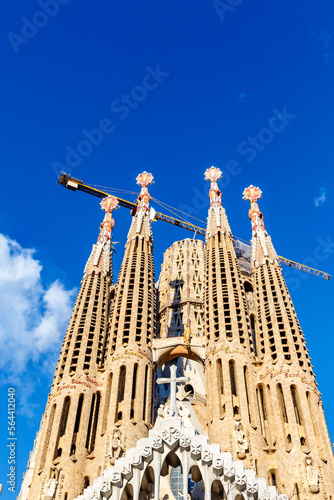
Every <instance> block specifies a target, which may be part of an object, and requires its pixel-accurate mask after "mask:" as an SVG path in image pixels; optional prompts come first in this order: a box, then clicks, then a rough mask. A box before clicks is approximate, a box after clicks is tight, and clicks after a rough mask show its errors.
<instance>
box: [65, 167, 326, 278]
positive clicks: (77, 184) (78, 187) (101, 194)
mask: <svg viewBox="0 0 334 500" xmlns="http://www.w3.org/2000/svg"><path fill="white" fill-rule="evenodd" d="M58 184H60V185H61V186H64V187H65V188H67V189H70V190H71V191H83V192H84V193H88V194H91V195H93V196H96V197H97V198H105V197H106V196H110V193H107V192H106V191H102V190H101V189H97V188H95V187H93V186H89V184H85V183H84V182H83V181H82V180H80V179H76V178H75V177H72V176H71V175H69V174H67V173H66V172H61V174H60V176H59V179H58ZM113 196H114V195H113ZM115 198H117V200H118V203H119V204H120V206H121V207H125V208H129V209H130V210H131V212H132V213H134V211H135V210H136V209H137V205H136V204H135V203H133V202H131V201H127V200H124V199H123V198H120V197H119V196H115ZM153 220H154V221H155V220H162V221H164V222H168V223H169V224H173V225H174V226H178V227H182V228H183V229H187V230H188V231H192V232H193V233H195V234H201V235H205V229H203V228H202V227H199V226H195V225H194V224H191V222H186V221H182V220H179V219H176V218H174V217H171V216H169V215H165V214H162V213H160V212H154V219H153ZM243 245H244V246H246V247H248V248H250V245H248V244H247V243H243ZM278 261H279V263H280V264H284V265H286V266H289V267H292V268H294V269H299V270H300V271H304V272H306V273H309V274H313V275H314V276H319V277H321V278H325V279H326V280H329V279H330V278H331V275H330V274H328V273H325V272H324V271H319V270H318V269H313V268H312V267H309V266H306V265H304V264H299V263H298V262H294V261H293V260H290V259H287V258H285V257H281V256H280V255H278Z"/></svg>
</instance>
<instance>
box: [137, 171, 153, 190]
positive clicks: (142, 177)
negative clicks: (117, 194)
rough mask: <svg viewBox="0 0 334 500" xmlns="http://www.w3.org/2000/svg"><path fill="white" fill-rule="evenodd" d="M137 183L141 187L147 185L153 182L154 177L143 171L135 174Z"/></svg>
mask: <svg viewBox="0 0 334 500" xmlns="http://www.w3.org/2000/svg"><path fill="white" fill-rule="evenodd" d="M136 181H137V184H138V185H139V186H141V187H147V186H149V185H150V184H154V177H153V175H152V174H150V173H149V172H146V171H144V172H143V173H142V174H139V175H138V176H137V179H136Z"/></svg>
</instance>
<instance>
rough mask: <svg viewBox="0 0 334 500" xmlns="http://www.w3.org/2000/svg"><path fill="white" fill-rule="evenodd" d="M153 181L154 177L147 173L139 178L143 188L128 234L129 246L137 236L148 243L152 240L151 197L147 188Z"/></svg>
mask: <svg viewBox="0 0 334 500" xmlns="http://www.w3.org/2000/svg"><path fill="white" fill-rule="evenodd" d="M153 179H154V177H153V175H152V174H150V173H148V172H145V171H144V172H143V173H142V174H139V175H138V176H137V179H136V181H137V184H138V185H139V186H141V190H140V193H139V196H138V198H137V210H136V213H135V216H134V218H133V220H132V224H131V227H130V230H129V233H128V239H127V244H128V243H129V241H131V240H132V239H134V238H135V237H136V236H141V237H144V238H145V239H146V241H151V240H152V228H151V221H150V206H149V202H150V199H151V196H150V194H149V192H148V189H147V186H149V185H150V184H153V183H154V180H153Z"/></svg>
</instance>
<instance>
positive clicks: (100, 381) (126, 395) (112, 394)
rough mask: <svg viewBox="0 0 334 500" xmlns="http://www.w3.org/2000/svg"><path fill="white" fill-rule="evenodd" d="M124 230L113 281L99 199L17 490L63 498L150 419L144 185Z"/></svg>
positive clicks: (149, 278)
mask: <svg viewBox="0 0 334 500" xmlns="http://www.w3.org/2000/svg"><path fill="white" fill-rule="evenodd" d="M137 182H138V184H139V185H140V186H141V192H140V194H139V196H138V200H137V209H136V213H135V214H134V216H133V219H132V224H131V227H130V230H129V234H128V238H127V242H126V246H125V254H124V259H123V263H122V266H121V270H120V276H119V280H118V283H117V285H116V286H113V285H112V282H111V280H112V261H111V256H112V252H111V231H112V228H113V226H114V221H113V219H112V217H111V214H112V210H113V209H115V208H117V205H118V201H117V199H116V198H114V197H112V196H109V197H108V198H105V199H104V200H103V201H102V202H101V206H102V208H103V210H105V212H106V214H105V217H104V220H103V222H102V224H101V226H100V234H99V237H98V240H97V243H96V244H95V245H94V246H93V250H92V252H91V255H90V257H89V259H88V261H87V264H86V267H85V270H84V277H83V280H82V283H81V288H80V291H79V294H78V297H77V300H76V303H75V306H74V310H73V313H72V317H71V320H70V323H69V327H68V330H67V332H66V335H65V338H64V341H63V346H62V349H61V353H60V356H59V359H58V363H57V368H56V372H55V376H54V380H53V384H52V387H51V392H50V394H49V397H48V402H47V405H46V409H45V413H44V415H43V419H42V423H41V429H40V432H39V434H38V437H37V440H36V444H35V452H34V454H33V457H34V461H33V467H34V471H31V470H28V473H27V474H26V477H27V478H29V479H30V478H31V483H30V484H27V481H24V483H23V488H22V490H21V493H20V499H22V500H24V499H26V498H28V499H29V500H36V499H46V498H50V499H51V498H53V495H54V494H56V498H57V499H58V498H59V499H62V500H72V499H73V498H74V497H75V496H76V495H78V494H80V493H81V492H82V491H83V489H84V488H85V487H86V486H88V485H89V484H91V482H92V481H93V480H94V479H95V478H96V477H98V475H99V474H100V473H101V472H102V471H103V470H104V469H105V468H106V467H108V466H110V465H112V464H113V463H114V461H115V460H116V459H117V458H118V457H120V456H122V455H123V454H124V453H125V450H126V448H128V447H132V446H134V445H135V443H136V440H137V439H138V438H140V437H145V436H146V435H147V433H148V429H149V427H150V426H151V418H152V415H151V414H152V385H153V384H152V380H153V362H152V353H151V342H152V337H153V332H154V329H155V296H156V291H155V277H154V264H153V239H152V232H151V221H150V214H149V199H150V195H149V193H148V190H147V186H148V185H149V184H151V183H152V182H153V177H152V175H151V174H148V173H146V172H144V173H143V174H141V175H139V176H138V177H137Z"/></svg>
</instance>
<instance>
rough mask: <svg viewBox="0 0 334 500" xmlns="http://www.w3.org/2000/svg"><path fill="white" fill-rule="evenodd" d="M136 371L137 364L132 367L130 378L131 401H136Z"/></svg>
mask: <svg viewBox="0 0 334 500" xmlns="http://www.w3.org/2000/svg"><path fill="white" fill-rule="evenodd" d="M137 371H138V363H136V364H135V366H134V367H133V378H132V396H131V397H132V399H136V388H137Z"/></svg>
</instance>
